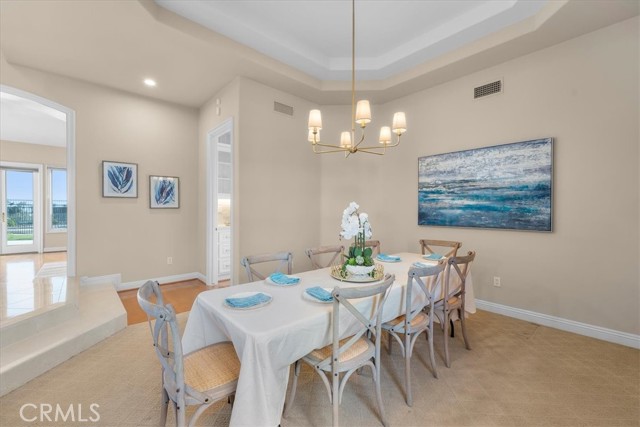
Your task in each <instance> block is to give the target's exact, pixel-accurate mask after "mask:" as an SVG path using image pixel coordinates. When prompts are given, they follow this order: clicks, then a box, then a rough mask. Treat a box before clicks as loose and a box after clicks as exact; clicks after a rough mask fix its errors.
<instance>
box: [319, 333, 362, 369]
mask: <svg viewBox="0 0 640 427" xmlns="http://www.w3.org/2000/svg"><path fill="white" fill-rule="evenodd" d="M347 341H349V338H344V339H341V340H340V344H339V345H340V346H343V345H344V344H345V343H346V342H347ZM369 347H370V345H369V344H368V343H367V340H365V339H364V338H360V339H359V340H358V341H356V342H355V343H354V344H353V345H352V346H351V347H349V348H348V349H347V350H346V351H345V352H344V353H342V354H341V355H340V356H339V357H338V362H341V363H344V362H346V361H348V360H351V359H353V358H354V357H357V356H359V355H361V354H362V353H364V352H365V351H367V349H368V348H369ZM332 351H333V346H332V344H329V345H327V346H324V347H322V348H317V349H315V350H313V351H312V352H311V353H309V355H308V356H307V358H309V359H315V360H317V361H318V362H319V361H322V360H324V359H326V358H327V357H329V356H331V352H332Z"/></svg>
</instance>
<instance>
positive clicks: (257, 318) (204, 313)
mask: <svg viewBox="0 0 640 427" xmlns="http://www.w3.org/2000/svg"><path fill="white" fill-rule="evenodd" d="M396 255H398V256H400V258H401V261H400V262H396V263H381V264H383V265H384V272H385V274H395V276H396V280H395V282H394V283H393V285H392V287H391V290H390V292H389V295H388V297H387V301H386V303H385V306H384V310H383V321H389V320H391V319H394V318H395V317H397V316H399V315H400V314H403V313H404V307H405V292H404V289H405V287H406V284H407V273H408V271H409V268H410V267H411V264H413V263H414V262H416V261H420V262H424V263H426V264H429V263H430V262H429V261H426V260H424V259H423V258H422V256H421V255H420V254H413V253H399V254H396ZM433 264H434V263H433ZM295 276H297V277H299V278H300V282H299V284H297V285H293V286H274V285H271V284H268V283H266V282H265V281H263V280H260V281H256V282H251V283H246V284H243V285H240V286H231V287H227V288H219V289H214V290H211V291H206V292H202V293H200V294H199V295H198V297H197V298H196V300H195V302H194V303H193V307H192V308H191V312H190V314H189V318H188V320H187V324H186V327H185V331H184V335H183V338H182V346H183V351H184V353H185V354H186V353H189V352H192V351H195V350H197V349H200V348H202V347H205V346H207V345H210V344H214V343H217V342H221V341H232V342H233V345H234V347H235V349H236V352H237V354H238V358H239V359H240V366H241V367H240V377H239V379H238V386H237V390H236V396H235V401H234V406H233V410H232V413H231V421H230V425H231V426H251V427H256V426H277V425H278V424H280V419H281V415H282V410H283V408H284V402H285V396H286V392H287V384H288V380H289V367H290V365H291V364H292V363H294V362H295V361H296V360H298V359H300V358H302V356H304V355H306V354H308V353H309V352H311V351H312V350H314V349H316V348H320V347H323V346H325V345H328V344H329V343H330V342H331V310H332V304H323V303H320V302H315V301H312V300H310V299H308V298H307V296H306V295H303V294H304V293H305V292H304V291H305V289H307V288H310V287H313V286H321V287H325V288H334V287H336V286H340V287H353V286H362V285H367V284H370V283H351V282H341V281H338V280H336V279H334V278H333V277H331V275H330V269H329V268H325V269H319V270H312V271H306V272H303V273H298V274H296V275H295ZM455 276H456V275H455V273H454V272H453V271H452V279H451V280H455V279H456V277H455ZM453 285H454V283H451V285H450V286H453ZM435 286H436V287H437V286H440V285H439V284H435ZM248 291H259V292H264V293H267V294H269V295H271V296H272V300H271V302H270V303H269V304H267V305H264V306H261V307H258V308H255V309H250V310H237V309H232V308H229V307H227V306H226V305H225V304H224V300H225V298H227V297H229V296H230V295H233V294H237V293H239V292H248ZM466 291H467V293H466V306H465V310H466V311H467V312H468V313H475V311H476V308H475V298H474V295H473V283H472V278H471V274H469V276H468V277H467V282H466ZM436 292H439V291H436ZM355 305H356V307H358V304H355ZM354 321H355V319H354ZM327 405H329V402H328V401H327Z"/></svg>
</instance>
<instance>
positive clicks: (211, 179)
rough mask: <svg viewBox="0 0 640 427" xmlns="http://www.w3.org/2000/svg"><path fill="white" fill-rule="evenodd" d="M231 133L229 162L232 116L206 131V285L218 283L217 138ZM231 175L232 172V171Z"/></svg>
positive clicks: (233, 185) (232, 196)
mask: <svg viewBox="0 0 640 427" xmlns="http://www.w3.org/2000/svg"><path fill="white" fill-rule="evenodd" d="M227 132H228V133H230V134H231V162H232V164H233V157H234V156H233V152H234V143H233V118H232V117H230V118H228V119H227V120H225V121H224V122H222V123H221V124H220V125H218V126H216V127H215V128H214V129H212V130H210V131H209V132H207V144H206V148H207V153H206V155H207V185H206V192H207V228H206V236H207V242H206V246H207V250H206V257H207V285H208V286H213V285H215V284H217V283H218V256H217V255H218V236H217V214H218V186H217V177H216V173H215V170H216V166H217V158H218V150H217V138H218V137H219V136H220V135H222V134H224V133H227ZM232 176H233V173H232ZM234 181H235V180H234V179H233V178H232V179H231V194H230V197H231V214H230V217H231V271H230V280H231V283H233V275H234V268H233V265H234V264H233V258H234V257H233V225H234V224H233V199H234V195H233V193H234V191H233V189H234V187H235V182H234Z"/></svg>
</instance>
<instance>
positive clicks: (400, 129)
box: [308, 0, 407, 157]
mask: <svg viewBox="0 0 640 427" xmlns="http://www.w3.org/2000/svg"><path fill="white" fill-rule="evenodd" d="M369 122H371V107H370V106H369V101H367V100H366V99H363V100H360V101H358V104H357V106H356V5H355V0H351V132H349V131H345V132H342V134H341V135H340V145H333V144H322V143H321V142H320V129H322V114H321V113H320V110H311V111H309V136H308V140H309V142H311V147H312V148H313V152H314V153H316V154H325V153H344V154H345V157H348V156H349V155H350V154H352V153H356V152H358V151H360V152H363V153H369V154H377V155H380V156H381V155H383V154H384V153H385V151H386V149H387V148H389V147H395V146H397V145H398V144H400V137H401V136H402V134H403V133H404V132H406V130H407V119H406V117H405V115H404V113H403V112H398V113H395V114H394V115H393V125H392V128H389V126H383V127H382V128H380V138H379V141H380V145H369V146H367V145H364V146H361V144H362V143H363V142H364V138H365V135H364V129H365V127H366V126H367V123H369ZM356 124H357V125H360V128H361V129H362V136H361V138H360V140H359V141H358V142H355V136H356ZM391 132H393V133H395V134H396V136H397V138H396V141H395V142H394V143H392V142H391ZM321 147H324V148H321Z"/></svg>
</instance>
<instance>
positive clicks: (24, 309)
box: [0, 276, 80, 348]
mask: <svg viewBox="0 0 640 427" xmlns="http://www.w3.org/2000/svg"><path fill="white" fill-rule="evenodd" d="M79 291H80V286H79V283H78V281H75V280H71V281H69V280H68V279H67V277H65V276H56V277H44V278H38V277H37V278H35V279H34V280H33V283H32V284H31V285H29V289H24V288H20V287H18V288H16V289H14V288H8V289H7V294H10V295H7V296H6V297H5V298H7V299H13V300H14V301H13V303H12V304H7V302H6V301H5V302H4V304H3V305H4V306H5V311H6V312H7V313H6V315H7V317H6V318H3V319H1V320H0V348H1V347H6V346H8V345H10V344H13V343H15V342H18V341H20V340H22V339H24V338H26V337H29V336H32V335H35V334H37V333H39V332H41V331H44V330H45V329H49V328H51V327H53V326H55V325H58V324H60V323H62V322H64V321H66V320H68V319H71V318H72V317H74V316H77V314H78V294H79ZM25 292H27V293H25ZM20 299H22V301H20ZM15 300H18V301H15ZM16 302H17V303H18V304H17V306H18V307H20V308H17V307H16ZM22 304H24V305H22ZM11 310H14V311H16V312H13V313H12V312H11Z"/></svg>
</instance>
